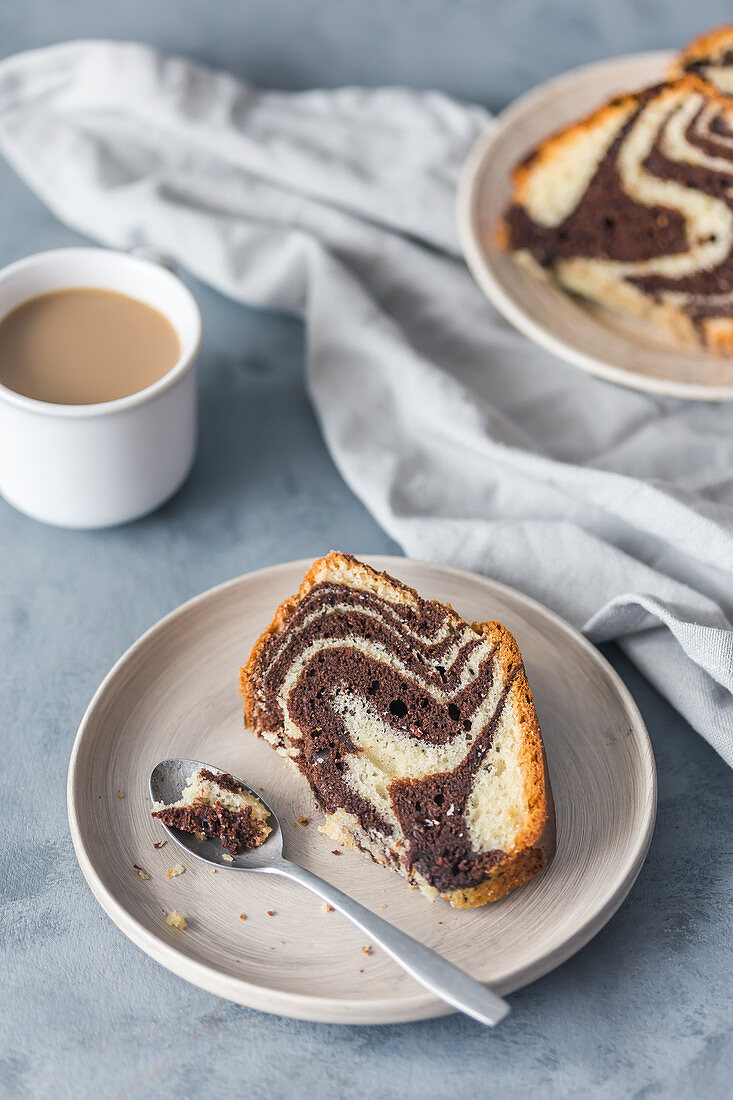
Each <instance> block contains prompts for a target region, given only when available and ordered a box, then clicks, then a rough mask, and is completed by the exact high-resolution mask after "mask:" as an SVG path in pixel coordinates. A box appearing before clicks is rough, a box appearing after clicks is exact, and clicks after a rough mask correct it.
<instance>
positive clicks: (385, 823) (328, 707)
mask: <svg viewBox="0 0 733 1100" xmlns="http://www.w3.org/2000/svg"><path fill="white" fill-rule="evenodd" d="M240 683H241V690H242V694H243V696H244V710H245V721H246V723H247V725H249V726H250V727H251V728H252V729H253V730H254V731H255V732H256V733H257V734H258V735H260V736H261V737H264V738H266V739H267V740H268V741H269V742H270V743H271V744H272V745H273V746H275V748H276V749H277V750H278V751H279V752H281V753H282V754H283V755H284V756H286V757H288V758H289V759H290V760H291V761H292V762H293V763H294V764H295V765H296V766H297V767H298V768H299V769H300V771H301V772H302V774H303V775H304V776H305V778H306V779H307V780H308V782H309V784H310V786H311V788H312V790H313V793H314V795H315V796H316V799H317V800H318V802H319V803H320V805H321V806H322V807H323V809H324V810H325V812H326V815H327V819H326V824H325V825H324V826H322V828H323V831H325V832H326V833H327V834H328V836H329V837H331V838H333V839H335V840H337V841H338V842H340V843H343V844H345V845H348V846H349V847H352V848H356V849H360V850H361V851H363V852H365V853H367V854H368V855H369V856H371V858H372V859H373V860H375V862H377V863H380V864H382V865H384V866H385V867H391V868H394V869H395V870H396V871H398V872H400V873H401V874H403V875H404V876H405V877H406V878H407V880H408V882H409V883H410V884H411V885H415V886H419V887H421V888H422V889H423V890H424V891H426V892H427V893H429V894H431V895H432V896H435V895H436V894H440V895H442V896H443V897H444V898H446V899H447V900H449V901H450V902H451V903H452V904H453V905H454V906H457V907H459V908H468V907H472V906H477V905H482V904H484V902H487V901H494V900H495V899H497V898H499V897H501V896H502V895H504V894H506V893H508V892H509V891H510V890H512V889H514V888H515V887H516V886H519V885H520V884H521V883H523V882H525V881H526V880H527V879H529V878H531V877H532V876H533V875H535V874H537V873H538V872H539V871H541V870H542V869H543V868H544V867H546V866H547V864H548V863H549V862H550V860H551V858H552V855H553V852H554V811H553V806H552V796H551V792H550V784H549V779H548V775H547V768H546V763H545V755H544V749H543V745H542V738H541V735H540V729H539V725H538V722H537V716H536V713H535V708H534V704H533V702H532V695H531V692H530V688H529V685H528V683H527V679H526V676H525V672H524V666H523V664H522V658H521V655H520V653H519V649H518V647H517V644H516V642H515V640H514V638H513V637H512V635H511V634H510V633H509V631H508V630H507V629H506V628H505V627H504V626H502V625H501V623H498V622H489V623H474V624H473V625H471V624H469V623H468V622H466V621H465V620H464V619H462V618H460V616H458V615H457V614H456V613H455V612H454V611H453V610H452V608H450V607H449V606H446V605H444V604H441V603H437V602H436V601H433V600H426V599H423V598H421V597H420V596H419V595H418V594H417V592H415V591H414V589H412V588H408V587H407V586H405V585H403V584H401V583H400V582H399V581H397V580H395V579H393V578H392V577H390V576H388V575H387V574H386V573H378V572H375V571H374V570H373V569H371V568H370V567H369V566H367V565H365V564H363V563H362V562H359V561H357V560H356V559H355V558H353V557H350V556H349V555H347V554H341V553H337V552H335V551H333V552H331V553H330V554H329V555H328V556H327V557H325V558H322V559H320V560H319V561H316V562H315V563H314V564H313V566H312V567H311V568H310V569H309V571H308V573H307V574H306V576H305V579H304V580H303V583H302V585H301V587H300V591H299V592H298V594H297V595H296V596H293V597H292V598H290V599H288V600H286V601H285V602H284V603H283V604H281V606H280V607H279V608H278V609H277V611H276V613H275V616H274V618H273V620H272V622H271V624H270V625H269V626H268V627H267V629H266V630H265V631H264V633H263V634H262V635H261V636H260V638H259V639H258V640H257V642H256V643H255V646H254V648H253V650H252V652H251V654H250V657H249V660H248V662H247V664H246V666H245V667H244V668H243V669H241V670H240Z"/></svg>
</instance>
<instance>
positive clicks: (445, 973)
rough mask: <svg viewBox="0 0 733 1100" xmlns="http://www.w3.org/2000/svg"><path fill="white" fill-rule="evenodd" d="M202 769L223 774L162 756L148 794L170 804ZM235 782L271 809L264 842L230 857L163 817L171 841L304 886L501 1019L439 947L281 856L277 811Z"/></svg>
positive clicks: (491, 998) (504, 1007) (224, 864)
mask: <svg viewBox="0 0 733 1100" xmlns="http://www.w3.org/2000/svg"><path fill="white" fill-rule="evenodd" d="M202 769H206V770H207V771H210V772H213V774H214V775H222V774H223V771H222V769H221V768H216V767H214V765H213V764H204V763H202V762H201V761H200V760H187V759H185V758H181V757H171V758H169V759H167V760H161V761H160V763H159V764H156V765H155V767H154V768H153V770H152V772H151V774H150V796H151V798H152V800H153V803H156V802H158V803H164V804H166V805H169V804H170V803H171V802H177V801H178V799H179V798H180V796H181V792H182V790H183V788H184V787H185V786H186V780H187V779H188V778H189V776H191V775H194V774H195V773H196V772H199V771H201V770H202ZM229 774H231V773H229ZM238 782H239V783H241V784H242V786H243V787H246V789H247V790H248V791H249V792H250V794H252V795H254V797H255V798H258V799H259V800H260V802H261V803H262V804H263V806H265V808H266V809H267V811H268V812H269V814H270V820H269V822H268V824H269V825H270V826H271V828H272V832H271V833H270V834H269V836H268V837H267V840H265V841H264V843H262V844H260V845H259V846H258V847H257V848H250V849H247V850H245V851H243V852H239V853H238V854H237V855H236V856H234V857H233V858H232V859H231V860H230V859H228V858H226V859H225V856H226V855H228V853H226V852H225V850H224V849H223V848H222V846H221V844H220V843H219V841H218V840H212V839H210V840H201V839H199V837H197V836H195V834H193V833H186V832H183V831H182V830H181V829H172V828H170V827H169V826H168V825H164V824H163V822H161V825H162V826H163V828H164V829H165V831H166V833H167V834H168V836H169V837H170V839H171V840H172V841H173V843H174V844H177V845H178V847H179V848H182V849H183V850H184V851H186V852H189V853H190V854H191V855H192V856H195V858H196V859H200V860H201V861H202V862H203V863H208V864H210V865H211V866H212V867H215V868H216V870H217V871H218V870H225V871H255V872H259V873H260V874H269V875H281V876H282V877H283V878H288V879H291V880H292V881H293V882H297V883H299V884H300V885H301V886H305V887H306V889H308V890H311V891H312V892H313V893H314V894H317V895H318V897H319V898H322V899H323V901H325V902H326V903H327V904H328V905H330V906H332V907H333V908H334V909H337V910H338V911H339V913H342V914H343V915H344V916H345V917H348V919H349V920H350V921H352V922H353V923H354V924H355V925H356V926H357V927H358V928H360V929H361V930H362V932H366V934H367V935H368V936H369V937H370V938H371V939H372V941H373V942H374V943H375V944H376V945H378V946H379V947H381V948H382V949H383V950H384V951H386V952H387V954H388V955H390V956H391V958H393V959H394V961H395V962H396V963H398V964H399V965H400V966H401V967H402V969H403V970H405V971H407V973H408V974H409V975H410V976H411V977H413V978H414V979H415V981H418V982H420V984H421V985H423V986H425V988H426V989H429V990H430V992H431V993H434V994H436V996H438V997H441V998H442V999H443V1000H444V1001H446V1002H447V1003H448V1004H450V1005H452V1006H453V1007H454V1008H457V1009H458V1010H459V1011H460V1012H465V1014H466V1015H467V1016H471V1017H472V1018H473V1019H474V1020H478V1021H479V1023H482V1024H487V1025H488V1026H489V1027H493V1026H495V1025H496V1024H498V1023H499V1021H500V1020H503V1019H504V1017H505V1016H506V1015H507V1013H508V1012H509V1005H508V1004H507V1003H506V1001H503V1000H502V999H501V997H498V996H497V995H496V993H492V991H491V990H490V989H487V988H486V986H484V985H482V984H481V982H477V981H476V979H475V978H472V977H471V976H470V975H469V974H466V973H465V972H464V971H463V970H460V969H459V968H458V967H457V966H454V965H453V963H451V962H448V960H447V959H445V958H443V956H442V955H439V954H438V953H437V951H432V950H431V949H430V948H429V947H425V945H424V944H422V943H419V942H418V940H415V939H413V938H412V936H408V935H407V933H405V932H401V931H400V929H399V928H395V926H394V925H393V924H390V923H389V921H386V920H385V919H384V918H383V917H378V916H377V915H376V913H372V911H371V909H367V907H366V906H365V905H361V904H360V903H359V902H358V901H354V899H353V898H350V897H349V896H348V894H344V893H343V891H341V890H338V889H337V888H336V887H335V886H332V885H331V884H330V883H329V882H326V881H325V880H324V879H322V878H319V877H318V875H314V874H313V873H312V871H307V870H306V869H305V867H300V866H298V864H297V863H291V862H290V860H288V859H286V858H285V856H284V855H283V834H282V829H281V828H280V822H279V821H278V818H277V814H276V813H275V811H274V810H273V809H272V807H271V806H269V805H268V804H267V802H266V801H265V799H264V798H262V796H261V794H259V793H257V792H255V791H253V790H252V788H251V787H249V786H247V784H246V783H244V782H243V780H241V779H239V780H238Z"/></svg>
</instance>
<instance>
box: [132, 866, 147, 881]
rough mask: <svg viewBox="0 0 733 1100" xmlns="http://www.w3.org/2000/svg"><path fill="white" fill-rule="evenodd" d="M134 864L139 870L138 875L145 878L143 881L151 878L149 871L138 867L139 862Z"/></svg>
mask: <svg viewBox="0 0 733 1100" xmlns="http://www.w3.org/2000/svg"><path fill="white" fill-rule="evenodd" d="M132 866H133V867H134V868H135V870H136V871H137V876H138V878H141V879H142V880H143V882H145V881H146V880H147V879H149V878H150V875H149V874H148V872H147V871H143V869H142V867H138V865H137V863H133V865H132Z"/></svg>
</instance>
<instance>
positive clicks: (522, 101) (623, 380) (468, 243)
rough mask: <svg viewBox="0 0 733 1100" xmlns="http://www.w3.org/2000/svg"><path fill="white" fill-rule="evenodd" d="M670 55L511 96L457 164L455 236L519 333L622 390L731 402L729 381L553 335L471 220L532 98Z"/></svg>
mask: <svg viewBox="0 0 733 1100" xmlns="http://www.w3.org/2000/svg"><path fill="white" fill-rule="evenodd" d="M673 57H674V51H672V50H642V51H639V52H638V53H631V54H622V55H621V56H619V57H610V58H604V59H602V60H600V61H592V62H590V63H589V64H587V65H579V66H577V67H576V68H573V69H568V70H567V72H564V73H560V74H558V75H557V76H553V77H551V78H550V79H549V80H545V81H543V82H542V83H541V84H538V85H536V86H535V87H534V88H531V89H529V91H527V92H524V93H523V94H522V95H521V96H519V97H518V98H517V99H515V100H513V101H512V103H510V104H509V105H508V106H507V107H505V108H504V110H503V111H501V112H500V113H499V114H498V115H497V116H496V118H495V119H494V120H493V121H492V124H491V125H490V126H489V128H488V129H487V130H485V131H484V132H483V133H482V134H480V135H479V137H478V138H477V139H476V141H475V142H474V143H473V145H472V146H471V148H470V150H469V152H468V154H467V156H466V159H465V160H464V162H463V165H462V167H461V171H460V175H459V179H458V187H457V190H456V200H455V218H456V223H457V228H458V238H459V242H460V245H461V251H462V253H463V258H464V259H465V261H466V264H467V265H468V268H469V270H470V272H471V274H472V275H473V277H474V279H475V280H476V282H477V284H478V286H479V287H480V288H481V290H482V291H483V293H484V294H485V295H486V297H487V298H488V299H489V301H490V302H491V303H492V304H493V305H494V306H495V307H496V309H497V310H498V311H499V312H500V313H501V314H502V315H503V316H504V317H505V318H506V320H507V321H509V322H510V323H511V324H512V325H514V327H515V328H516V329H518V331H519V332H521V333H523V335H525V336H527V337H528V338H529V339H530V340H532V341H533V342H534V343H535V344H537V345H538V346H540V347H543V348H545V349H546V350H547V351H549V352H551V354H552V355H554V356H556V357H557V358H558V359H561V360H562V361H563V362H565V363H569V364H571V365H572V366H574V367H579V368H580V369H581V370H584V371H586V372H587V373H589V374H593V375H595V376H596V377H597V378H602V379H604V381H606V382H613V383H615V384H616V385H619V386H624V387H626V388H627V389H634V390H641V391H642V392H644V393H652V394H656V395H657V396H659V395H662V396H665V397H677V398H683V399H685V400H687V401H733V383H731V384H729V385H714V386H713V385H711V386H704V385H701V384H700V383H698V382H676V381H673V380H665V379H660V378H653V377H651V376H649V375H646V374H638V373H636V372H635V371H631V370H626V369H625V368H623V367H619V366H617V365H615V364H614V363H611V362H609V361H608V360H606V359H604V358H603V357H599V356H597V355H591V354H590V353H588V352H585V351H582V350H581V349H579V348H577V347H575V346H574V345H573V344H571V343H568V342H567V341H566V340H564V339H563V338H562V337H560V336H557V335H555V333H554V332H553V331H552V330H551V329H549V328H547V327H546V326H545V325H543V324H541V323H539V322H537V321H534V320H533V319H532V318H531V317H530V316H529V315H528V314H527V313H526V312H525V311H524V309H523V308H522V306H521V304H520V303H519V302H518V301H517V300H516V299H515V298H514V297H513V296H512V295H511V294H509V293H508V292H507V291H506V290H505V289H504V287H503V285H502V283H501V281H500V280H499V279H498V278H497V276H496V275H495V274H494V270H493V267H492V264H491V261H490V259H489V257H488V256H487V255H486V253H485V252H484V249H483V247H482V245H481V238H480V234H479V232H478V229H477V225H476V220H477V216H478V193H479V188H480V186H481V183H482V179H483V174H484V171H485V169H486V166H487V163H488V160H489V157H490V155H491V150H492V147H493V146H494V144H495V143H496V142H497V141H498V140H499V138H500V137H502V136H503V135H504V134H505V133H506V131H507V130H509V129H510V128H511V126H512V125H513V124H514V121H515V119H516V118H517V117H518V116H520V115H523V114H524V113H525V111H527V110H528V109H531V107H532V105H533V104H534V103H535V102H539V101H543V100H545V99H546V98H547V95H548V93H551V94H552V93H554V94H556V93H558V92H560V91H562V90H563V89H564V88H565V87H566V86H567V85H570V86H572V85H573V83H574V82H575V81H576V80H577V79H578V78H579V77H582V76H587V75H588V74H591V73H593V72H597V71H598V70H604V71H608V70H612V69H613V68H615V67H616V66H619V65H622V64H625V63H631V62H635V61H641V60H643V59H645V60H647V61H648V62H649V64H650V65H652V64H655V63H656V64H658V65H659V66H660V67H661V66H663V65H664V64H665V63H666V62H669V61H670V60H671V59H672V58H673ZM660 354H664V352H663V351H661V352H660Z"/></svg>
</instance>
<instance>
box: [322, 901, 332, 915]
mask: <svg viewBox="0 0 733 1100" xmlns="http://www.w3.org/2000/svg"><path fill="white" fill-rule="evenodd" d="M321 909H322V910H323V912H324V913H333V906H332V905H329V904H328V902H327V901H324V903H323V905H322V906H321Z"/></svg>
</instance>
